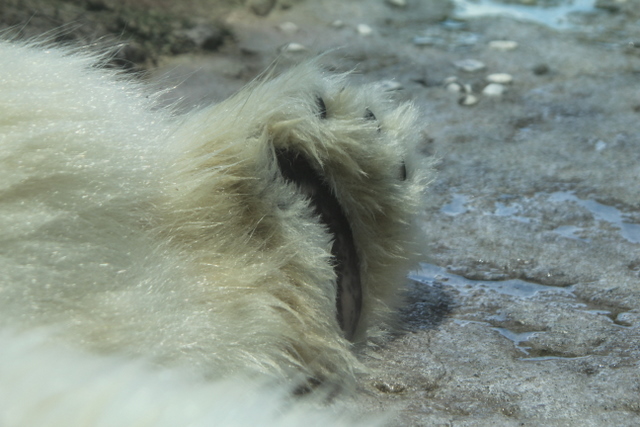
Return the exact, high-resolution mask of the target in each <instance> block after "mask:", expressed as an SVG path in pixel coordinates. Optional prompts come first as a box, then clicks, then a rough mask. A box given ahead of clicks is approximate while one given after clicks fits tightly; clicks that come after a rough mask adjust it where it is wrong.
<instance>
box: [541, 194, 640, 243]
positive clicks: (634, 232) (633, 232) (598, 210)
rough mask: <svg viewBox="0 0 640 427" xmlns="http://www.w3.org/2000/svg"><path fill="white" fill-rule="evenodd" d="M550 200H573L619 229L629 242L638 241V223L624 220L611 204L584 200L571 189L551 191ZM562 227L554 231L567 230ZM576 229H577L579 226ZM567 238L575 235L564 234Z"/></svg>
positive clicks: (639, 235) (596, 216)
mask: <svg viewBox="0 0 640 427" xmlns="http://www.w3.org/2000/svg"><path fill="white" fill-rule="evenodd" d="M548 200H549V201H550V202H555V203H559V202H575V203H577V204H578V205H579V206H582V207H583V208H585V209H587V210H588V211H589V212H591V214H592V215H593V217H594V218H595V219H597V220H598V221H605V222H608V223H609V224H611V225H612V226H614V227H615V228H617V229H619V230H620V234H621V235H622V237H624V238H625V239H626V240H627V241H629V242H631V243H640V224H633V223H630V222H625V221H624V215H623V214H622V212H620V210H619V209H616V208H614V207H613V206H607V205H603V204H602V203H598V202H596V201H595V200H585V199H581V198H579V197H578V196H576V195H575V194H573V192H571V191H556V192H555V193H551V195H549V199H548ZM562 228H563V227H558V228H556V229H555V230H554V231H556V232H558V234H562V235H564V234H563V233H562V232H563V231H567V230H566V228H567V227H564V230H560V229H562ZM574 228H576V230H579V228H577V227H574ZM559 230H560V232H559ZM565 237H569V238H576V237H575V236H573V237H572V236H565Z"/></svg>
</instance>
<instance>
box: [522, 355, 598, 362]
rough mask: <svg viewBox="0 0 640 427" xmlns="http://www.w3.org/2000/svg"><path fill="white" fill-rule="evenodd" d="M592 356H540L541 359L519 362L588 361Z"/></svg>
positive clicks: (531, 358) (525, 358)
mask: <svg viewBox="0 0 640 427" xmlns="http://www.w3.org/2000/svg"><path fill="white" fill-rule="evenodd" d="M588 357H591V356H588V355H587V356H540V357H521V358H520V359H518V360H522V361H523V362H546V361H547V360H579V359H586V358H588Z"/></svg>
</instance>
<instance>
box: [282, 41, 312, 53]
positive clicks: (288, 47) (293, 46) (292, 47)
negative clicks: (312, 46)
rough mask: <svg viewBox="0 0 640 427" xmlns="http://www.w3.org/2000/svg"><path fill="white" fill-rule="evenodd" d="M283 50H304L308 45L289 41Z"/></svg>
mask: <svg viewBox="0 0 640 427" xmlns="http://www.w3.org/2000/svg"><path fill="white" fill-rule="evenodd" d="M281 50H282V52H304V51H306V50H307V47H306V46H304V45H302V44H300V43H288V44H286V45H284V46H283V47H282V49H281Z"/></svg>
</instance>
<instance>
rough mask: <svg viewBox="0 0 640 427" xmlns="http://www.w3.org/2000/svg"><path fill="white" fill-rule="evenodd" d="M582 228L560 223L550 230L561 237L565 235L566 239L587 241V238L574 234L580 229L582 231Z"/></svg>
mask: <svg viewBox="0 0 640 427" xmlns="http://www.w3.org/2000/svg"><path fill="white" fill-rule="evenodd" d="M583 230H584V229H583V228H581V227H576V226H573V225H561V226H560V227H557V228H555V229H553V230H551V231H553V232H554V233H556V234H559V235H561V236H562V237H566V238H567V239H574V240H580V241H582V242H588V241H589V239H582V238H580V237H578V236H576V233H579V232H581V231H583Z"/></svg>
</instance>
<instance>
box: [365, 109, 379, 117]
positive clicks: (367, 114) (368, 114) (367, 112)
mask: <svg viewBox="0 0 640 427" xmlns="http://www.w3.org/2000/svg"><path fill="white" fill-rule="evenodd" d="M364 118H365V119H367V120H378V119H377V118H376V115H375V114H373V111H371V110H369V109H368V108H367V109H366V110H364Z"/></svg>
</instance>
